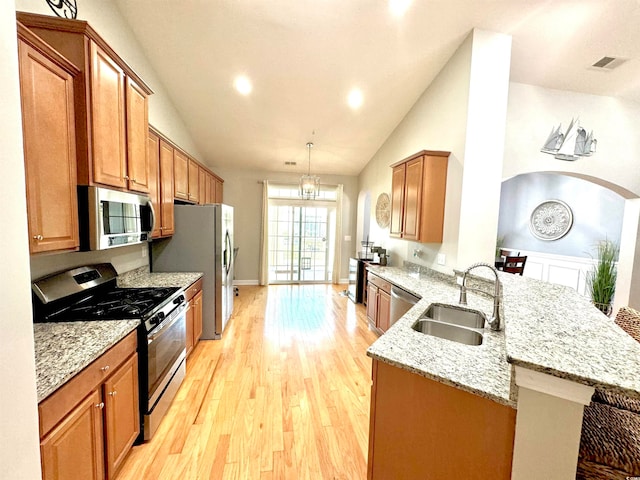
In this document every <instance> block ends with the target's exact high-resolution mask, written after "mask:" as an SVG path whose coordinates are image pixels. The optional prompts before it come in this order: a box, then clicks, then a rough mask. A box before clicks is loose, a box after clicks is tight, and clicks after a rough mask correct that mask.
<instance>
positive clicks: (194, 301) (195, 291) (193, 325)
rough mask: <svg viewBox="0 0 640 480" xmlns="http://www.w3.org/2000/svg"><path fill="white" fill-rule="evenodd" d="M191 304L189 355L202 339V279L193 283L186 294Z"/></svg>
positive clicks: (188, 311) (188, 329)
mask: <svg viewBox="0 0 640 480" xmlns="http://www.w3.org/2000/svg"><path fill="white" fill-rule="evenodd" d="M185 298H186V300H187V302H189V309H188V310H187V315H186V316H187V355H189V354H190V353H191V352H192V351H193V349H194V347H195V346H196V345H197V344H198V342H199V341H200V337H202V278H200V279H198V280H197V281H195V282H193V284H191V286H190V287H189V288H188V289H187V291H186V292H185Z"/></svg>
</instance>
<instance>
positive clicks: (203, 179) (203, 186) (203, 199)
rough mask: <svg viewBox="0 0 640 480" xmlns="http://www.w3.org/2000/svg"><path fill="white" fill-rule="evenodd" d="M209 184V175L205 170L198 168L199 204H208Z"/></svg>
mask: <svg viewBox="0 0 640 480" xmlns="http://www.w3.org/2000/svg"><path fill="white" fill-rule="evenodd" d="M208 182H209V174H208V173H207V172H206V170H205V169H204V168H200V167H198V204H200V205H204V204H205V203H207V183H208Z"/></svg>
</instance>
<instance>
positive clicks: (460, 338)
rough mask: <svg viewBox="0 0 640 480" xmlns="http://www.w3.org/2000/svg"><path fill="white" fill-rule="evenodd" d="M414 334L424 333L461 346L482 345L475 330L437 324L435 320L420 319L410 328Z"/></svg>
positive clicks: (478, 333) (479, 335) (480, 338)
mask: <svg viewBox="0 0 640 480" xmlns="http://www.w3.org/2000/svg"><path fill="white" fill-rule="evenodd" d="M412 328H413V329H414V330H415V331H416V332H421V333H425V334H427V335H432V336H434V337H438V338H444V339H445V340H451V341H453V342H458V343H462V344H463V345H482V339H483V337H482V334H481V333H480V332H478V331H476V330H473V329H470V328H466V327H460V326H458V325H451V324H449V323H444V322H439V321H437V320H429V319H420V320H418V321H417V322H416V323H415V324H414V325H413V327H412Z"/></svg>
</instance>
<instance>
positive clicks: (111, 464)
mask: <svg viewBox="0 0 640 480" xmlns="http://www.w3.org/2000/svg"><path fill="white" fill-rule="evenodd" d="M103 388H104V399H105V400H104V403H105V416H104V418H105V438H106V444H107V449H106V459H107V476H108V477H109V478H111V479H112V478H115V474H116V472H117V471H118V469H119V468H120V466H121V465H122V462H123V460H124V459H125V458H126V456H127V454H128V453H129V450H130V449H131V447H132V445H133V442H134V441H135V439H136V437H137V436H138V434H139V433H140V413H139V412H140V410H139V408H140V406H139V404H138V354H137V353H134V354H133V355H132V356H131V357H130V358H129V360H127V361H126V362H125V363H124V364H122V365H121V366H120V368H118V370H116V371H115V372H114V374H113V375H111V377H109V379H108V380H107V381H106V382H105V383H104V386H103Z"/></svg>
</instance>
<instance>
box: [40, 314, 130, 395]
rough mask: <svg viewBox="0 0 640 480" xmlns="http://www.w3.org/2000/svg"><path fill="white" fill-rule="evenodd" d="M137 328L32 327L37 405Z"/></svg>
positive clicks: (103, 324)
mask: <svg viewBox="0 0 640 480" xmlns="http://www.w3.org/2000/svg"><path fill="white" fill-rule="evenodd" d="M139 324H140V320H102V321H91V322H59V323H34V324H33V333H34V340H35V356H36V385H37V394H38V402H41V401H42V400H44V399H45V398H47V397H48V396H49V395H51V394H52V393H53V392H54V391H56V390H57V389H58V388H60V387H61V386H62V385H63V384H64V383H66V382H67V381H68V380H70V379H71V378H72V377H73V376H74V375H76V374H77V373H79V372H80V371H81V370H82V369H84V368H85V367H86V366H88V365H89V364H90V363H91V362H93V361H94V360H95V359H97V358H98V357H99V356H100V355H102V354H103V353H105V352H106V351H107V350H109V348H111V347H112V346H113V345H114V344H116V343H118V342H119V341H120V340H122V339H123V338H124V337H126V336H127V334H129V333H130V332H132V331H133V330H135V329H136V327H137V326H138V325H139Z"/></svg>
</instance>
